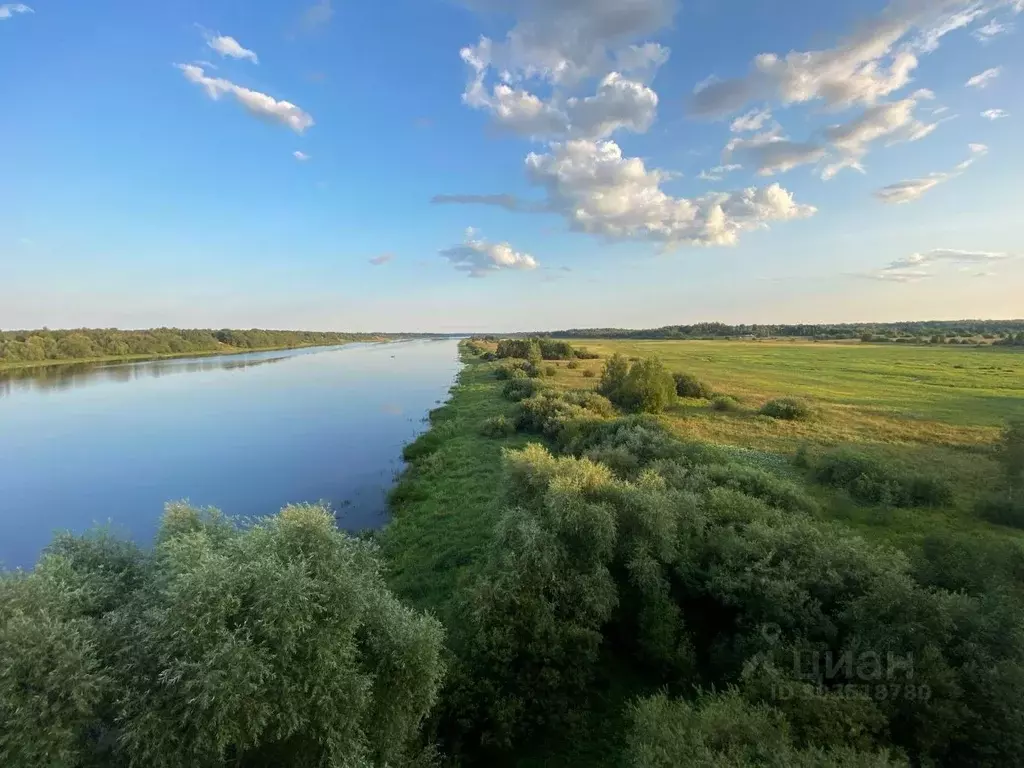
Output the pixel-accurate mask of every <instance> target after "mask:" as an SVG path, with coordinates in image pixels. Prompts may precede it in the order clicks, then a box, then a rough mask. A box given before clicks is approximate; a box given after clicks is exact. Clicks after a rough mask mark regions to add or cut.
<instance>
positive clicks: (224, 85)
mask: <svg viewBox="0 0 1024 768" xmlns="http://www.w3.org/2000/svg"><path fill="white" fill-rule="evenodd" d="M1020 10H1024V2H1022V0H891V2H881V1H875V0H872V1H870V2H867V1H864V2H862V1H860V0H857V1H856V2H852V1H851V2H844V3H821V2H820V1H816V2H810V1H809V0H787V1H786V2H764V1H763V0H758V1H757V2H754V0H723V1H716V2H711V0H694V1H693V2H684V3H675V2H673V0H631V2H629V3H626V2H622V0H465V2H456V1H455V0H445V1H443V2H442V1H441V0H436V1H435V0H389V2H387V3H380V2H356V0H319V2H310V3H286V2H266V3H259V4H253V3H250V2H241V0H234V1H231V2H228V1H227V0H203V2H200V1H199V0H182V1H181V2H175V3H163V4H157V3H138V2H127V1H126V0H125V1H121V0H106V1H101V2H95V3H73V2H67V1H65V2H55V1H53V0H32V1H31V2H29V3H28V4H27V5H22V4H18V3H13V4H12V3H5V2H4V0H0V71H2V72H3V73H4V77H3V80H2V83H3V84H2V85H0V103H2V104H3V105H4V106H3V110H2V111H0V327H3V328H24V327H38V326H43V325H47V326H50V327H66V326H82V325H87V326H121V327H147V326H154V325H176V326H189V327H194V326H216V327H224V326H234V327H238V326H241V327H252V326H261V327H278V328H317V329H338V330H371V329H379V330H439V331H440V330H519V329H545V328H560V327H582V326H655V325H664V324H669V323H686V322H695V321H701V320H722V321H727V322H773V321H777V322H830V321H854V320H896V319H910V318H961V317H1012V316H1017V317H1019V316H1021V315H1022V314H1024V311H1022V310H1024V300H1022V299H1021V298H1020V297H1021V296H1022V295H1024V258H1022V255H1024V226H1021V221H1022V218H1021V214H1020V211H1021V207H1022V202H1024V192H1022V189H1024V186H1022V185H1021V183H1020V179H1021V177H1022V174H1024V152H1022V150H1021V141H1020V138H1019V136H1020V135H1021V128H1020V120H1021V118H1022V117H1024V89H1021V88H1020V82H1021V77H1022V76H1024V45H1022V44H1021V40H1022V38H1021V34H1022V33H1024V14H1020V13H1019V12H1020ZM738 118H740V119H738ZM295 153H301V154H300V155H296V154H295ZM439 196H440V197H439ZM437 200H443V201H446V202H437ZM432 201H434V202H432Z"/></svg>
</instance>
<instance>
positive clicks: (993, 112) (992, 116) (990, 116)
mask: <svg viewBox="0 0 1024 768" xmlns="http://www.w3.org/2000/svg"><path fill="white" fill-rule="evenodd" d="M981 116H982V117H984V118H985V119H986V120H1002V119H1003V118H1004V117H1009V116H1010V113H1009V112H1007V111H1006V110H1005V109H986V110H985V111H984V112H982V113H981Z"/></svg>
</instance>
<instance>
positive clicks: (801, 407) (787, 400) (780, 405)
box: [760, 397, 811, 421]
mask: <svg viewBox="0 0 1024 768" xmlns="http://www.w3.org/2000/svg"><path fill="white" fill-rule="evenodd" d="M760 413H761V415H762V416H770V417H771V418H773V419H783V420H785V421H796V420H798V419H806V418H808V417H809V416H810V415H811V409H810V407H809V406H808V405H807V403H805V402H804V401H803V400H798V399H797V398H795V397H780V398H778V399H776V400H769V401H768V402H767V403H765V404H764V405H762V406H761V410H760Z"/></svg>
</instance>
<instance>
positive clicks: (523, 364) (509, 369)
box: [494, 360, 530, 380]
mask: <svg viewBox="0 0 1024 768" xmlns="http://www.w3.org/2000/svg"><path fill="white" fill-rule="evenodd" d="M529 365H530V364H529V363H528V362H527V361H526V360H506V361H505V362H503V363H501V364H500V365H499V366H498V367H497V368H495V369H494V375H495V377H497V378H498V379H499V380H504V379H512V378H515V377H516V376H517V375H518V376H526V369H527V368H528V367H529Z"/></svg>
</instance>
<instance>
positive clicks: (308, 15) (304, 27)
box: [296, 0, 334, 33]
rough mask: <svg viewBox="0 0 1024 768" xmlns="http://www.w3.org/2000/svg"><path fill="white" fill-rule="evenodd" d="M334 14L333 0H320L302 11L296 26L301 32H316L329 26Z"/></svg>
mask: <svg viewBox="0 0 1024 768" xmlns="http://www.w3.org/2000/svg"><path fill="white" fill-rule="evenodd" d="M333 16H334V8H333V7H331V0H318V2H316V3H314V4H313V5H311V6H309V7H308V8H306V9H305V10H304V11H303V12H302V14H301V15H300V16H299V20H298V24H297V25H296V27H297V29H298V31H299V32H307V33H308V32H315V31H316V30H318V29H320V28H322V27H325V26H327V25H328V24H329V23H330V22H331V17H333Z"/></svg>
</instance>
